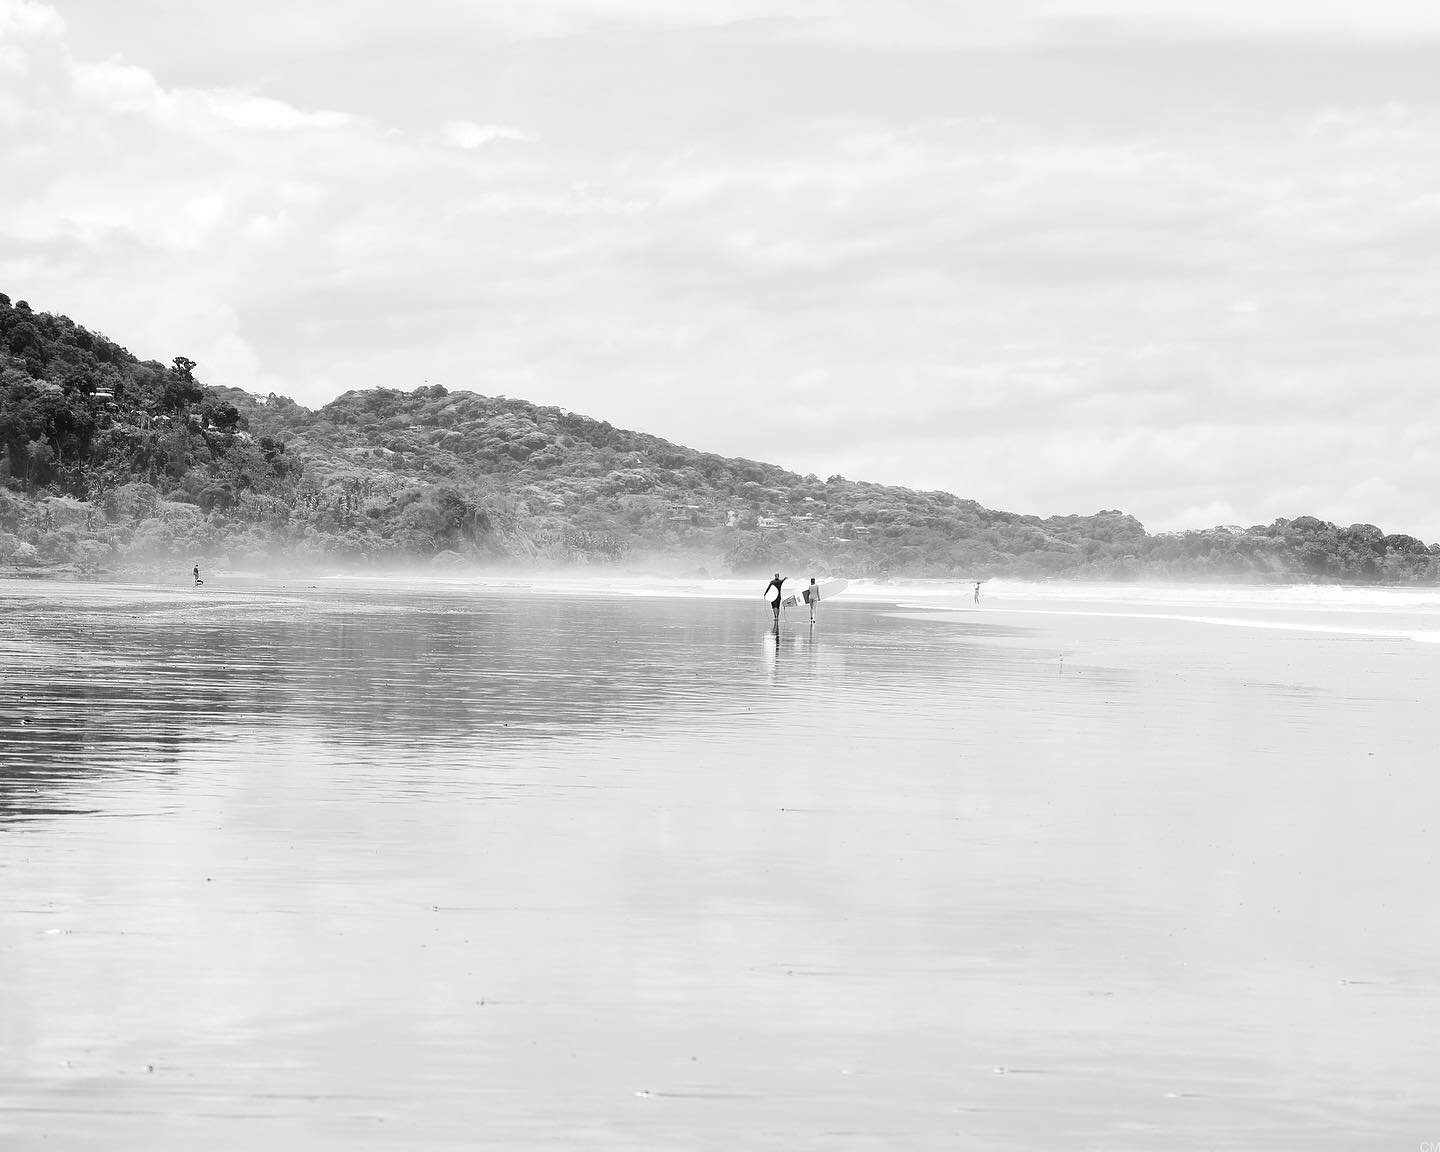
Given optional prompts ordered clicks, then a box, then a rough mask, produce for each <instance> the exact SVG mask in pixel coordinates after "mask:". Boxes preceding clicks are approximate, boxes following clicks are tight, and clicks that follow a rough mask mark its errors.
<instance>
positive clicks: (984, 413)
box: [0, 0, 1440, 540]
mask: <svg viewBox="0 0 1440 1152" xmlns="http://www.w3.org/2000/svg"><path fill="white" fill-rule="evenodd" d="M0 156H3V158H4V163H3V166H0V291H5V292H7V293H9V295H10V296H11V297H13V298H17V299H18V298H25V299H28V300H29V301H30V302H31V303H32V304H33V305H34V306H35V307H36V308H38V309H44V310H47V311H55V312H64V313H66V314H68V315H70V316H72V317H74V318H75V319H76V320H78V321H80V322H81V323H84V324H86V325H88V326H90V327H94V328H98V329H100V330H101V331H104V332H106V333H107V334H108V335H110V336H112V337H113V338H115V339H117V340H119V341H120V342H121V343H124V344H125V345H127V346H128V347H129V348H130V349H131V351H133V352H135V353H136V354H138V355H140V356H142V357H154V358H157V359H161V360H165V361H168V360H169V359H170V357H172V356H174V355H177V354H181V353H183V354H185V355H188V356H191V357H193V358H194V359H195V360H197V361H198V362H199V365H200V368H199V370H198V374H199V375H200V376H201V378H202V379H204V380H205V381H206V382H207V383H211V384H227V385H235V386H238V387H242V388H246V389H248V390H251V391H257V392H261V393H264V392H270V391H275V392H279V393H282V394H286V395H290V396H293V397H295V398H296V399H297V400H299V401H301V402H302V403H304V404H307V405H309V406H312V407H318V406H319V405H320V404H323V403H324V402H325V401H327V400H329V399H331V398H332V397H334V396H336V395H338V394H339V393H340V392H342V391H345V390H346V389H350V388H369V387H375V386H379V385H384V386H388V387H395V388H402V389H406V390H409V389H412V388H414V387H416V386H417V385H419V384H421V383H425V382H429V383H442V384H444V385H446V386H447V387H449V388H452V389H462V388H463V389H471V390H474V391H477V392H482V393H489V394H496V393H503V394H505V395H509V396H519V397H524V398H526V399H528V400H533V401H535V402H536V403H542V404H557V405H560V406H562V407H566V408H570V409H573V410H575V411H579V412H584V413H587V414H589V415H593V416H597V417H600V418H602V419H606V420H609V421H611V422H612V423H614V424H617V425H621V426H625V427H630V428H637V429H641V430H644V431H649V432H654V433H657V434H659V435H662V436H665V437H667V438H669V439H671V440H675V441H678V442H680V443H684V444H688V445H691V446H693V447H696V448H701V449H705V450H709V451H713V452H719V453H722V454H724V455H737V456H748V457H751V458H754V459H761V460H767V461H772V462H774V463H778V464H782V465H784V466H786V467H789V468H793V469H795V470H797V471H800V472H815V473H817V474H819V475H820V476H822V477H823V476H826V475H829V474H831V473H834V472H840V473H843V474H844V475H846V476H848V477H850V478H851V479H865V480H875V481H879V482H884V483H893V484H904V485H907V486H910V487H915V488H943V489H946V490H949V491H952V492H955V493H958V494H959V495H962V496H967V497H972V498H974V499H977V500H979V501H981V502H982V503H984V504H987V505H990V506H991V507H996V508H1004V509H1008V510H1013V511H1020V512H1035V513H1039V514H1042V515H1044V514H1050V513H1066V512H1092V511H1095V510H1097V509H1100V508H1121V509H1124V510H1125V511H1128V512H1131V513H1133V514H1134V515H1136V516H1138V517H1139V518H1140V519H1141V520H1143V521H1144V522H1145V524H1146V525H1147V527H1149V528H1151V529H1152V530H1157V531H1158V530H1167V529H1174V528H1184V527H1200V526H1206V525H1211V524H1217V523H1242V524H1251V523H1257V522H1263V521H1268V520H1271V519H1273V518H1274V517H1276V516H1282V515H1283V516H1296V515H1301V514H1307V513H1308V514H1313V515H1318V516H1321V517H1323V518H1326V519H1331V520H1335V521H1338V522H1341V523H1350V522H1352V521H1369V522H1372V523H1376V524H1379V525H1381V526H1382V527H1384V528H1386V529H1387V530H1388V531H1409V532H1413V533H1415V534H1417V535H1421V536H1424V537H1425V538H1426V539H1427V540H1434V539H1437V538H1440V500H1437V499H1436V496H1437V494H1440V443H1437V415H1436V404H1435V403H1434V401H1433V400H1432V399H1431V393H1432V391H1433V390H1434V389H1435V388H1436V387H1437V385H1440V323H1437V319H1440V4H1435V3H1433V0H1423V2H1411V0H1368V2H1362V0H1053V2H1042V0H949V2H946V0H866V2H863V3H857V2H854V0H488V2H487V0H407V2H406V3H396V2H395V0H345V2H343V3H341V2H340V0H330V2H326V3H320V2H317V0H247V2H246V3H244V4H232V3H208V4H205V3H196V2H195V0H56V2H52V3H40V2H37V0H0Z"/></svg>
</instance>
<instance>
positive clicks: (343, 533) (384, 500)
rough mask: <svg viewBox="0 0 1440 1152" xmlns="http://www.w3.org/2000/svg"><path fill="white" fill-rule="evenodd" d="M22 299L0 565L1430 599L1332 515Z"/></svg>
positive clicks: (1375, 542) (4, 443)
mask: <svg viewBox="0 0 1440 1152" xmlns="http://www.w3.org/2000/svg"><path fill="white" fill-rule="evenodd" d="M194 368H195V365H194V362H193V361H190V360H188V359H187V358H185V357H184V356H176V357H174V358H173V359H172V360H171V361H170V363H169V364H162V363H159V362H157V361H154V360H143V361H142V360H139V359H138V358H136V357H135V356H133V355H132V354H131V353H130V352H128V351H127V350H126V349H125V348H123V347H122V346H120V345H119V344H117V343H115V342H114V341H112V340H110V339H108V338H106V337H104V336H102V335H100V334H98V333H94V332H90V331H87V330H86V329H85V328H83V327H81V326H80V325H78V324H76V323H75V322H74V321H72V320H70V319H69V318H68V317H65V316H57V315H50V314H48V313H37V312H34V311H33V310H32V309H31V308H30V306H29V305H28V304H27V303H25V302H24V301H17V302H15V303H13V304H12V303H11V301H10V299H9V297H7V296H5V295H3V294H0V564H8V565H11V566H22V567H23V566H27V565H32V566H33V565H45V566H49V567H55V566H62V565H69V566H74V567H76V568H78V569H80V570H86V571H123V570H125V569H127V568H134V567H142V566H146V567H148V566H153V565H157V564H177V565H181V566H184V567H188V566H189V564H190V563H192V562H199V563H202V564H206V565H219V566H222V567H229V568H232V569H241V568H250V567H255V566H258V565H262V564H270V563H273V562H276V561H279V562H282V563H286V564H290V565H314V566H325V565H333V564H337V563H344V564H347V565H368V566H373V567H387V568H388V567H397V566H400V565H405V564H413V563H416V562H424V563H428V564H432V565H439V566H459V565H469V564H482V563H483V564H488V565H496V564H537V565H544V566H554V565H556V564H586V565H597V564H598V565H615V564H622V565H625V566H627V567H651V568H661V567H663V568H668V569H670V570H677V569H682V568H683V569H686V570H692V571H693V570H699V569H704V570H705V571H707V572H709V573H711V574H713V575H721V574H725V573H731V572H737V573H753V572H758V571H760V570H761V569H771V568H774V567H777V566H778V567H783V568H787V569H790V570H795V571H829V572H836V573H844V574H846V575H851V576H885V575H891V576H937V577H958V578H967V577H974V578H977V579H978V578H981V577H984V576H988V575H997V574H1006V575H1015V576H1028V577H1043V576H1067V577H1082V578H1086V577H1088V578H1135V577H1140V576H1162V577H1188V578H1196V577H1200V578H1208V577H1238V578H1247V579H1265V580H1293V579H1311V580H1315V579H1319V580H1364V581H1387V582H1422V581H1424V582H1429V581H1435V580H1437V579H1440V546H1435V545H1431V546H1427V545H1426V544H1425V543H1424V542H1422V541H1420V540H1417V539H1415V538H1414V537H1411V536H1406V535H1400V534H1388V535H1387V534H1386V533H1385V532H1383V531H1382V530H1381V529H1379V528H1377V527H1375V526H1374V525H1369V524H1354V525H1350V526H1348V527H1337V526H1336V525H1334V524H1330V523H1327V522H1324V521H1321V520H1317V519H1315V518H1313V517H1309V516H1301V517H1298V518H1297V519H1294V520H1277V521H1275V522H1274V523H1273V524H1269V525H1257V526H1254V527H1251V528H1239V527H1234V526H1230V527H1219V528H1210V529H1204V530H1199V531H1193V532H1182V533H1167V534H1163V535H1150V534H1148V533H1147V532H1146V531H1145V529H1144V528H1143V526H1142V525H1141V524H1140V523H1139V522H1138V521H1136V520H1135V519H1134V518H1132V517H1130V516H1127V515H1125V514H1124V513H1122V512H1118V511H1102V512H1097V513H1094V514H1093V515H1088V516H1052V517H1046V518H1041V517H1036V516H1024V515H1019V514H1016V513H1010V512H999V511H995V510H992V509H988V508H985V507H982V506H981V505H979V504H977V503H976V502H975V501H973V500H965V499H962V498H960V497H958V496H954V495H951V494H950V493H947V492H916V491H912V490H910V489H907V488H900V487H894V486H887V485H881V484H869V483H864V482H861V481H852V480H848V479H846V478H844V477H842V476H830V477H827V478H826V479H823V480H822V479H820V478H819V477H817V476H800V475H797V474H795V473H793V472H788V471H786V470H784V469H783V468H779V467H777V466H775V465H773V464H763V463H758V462H755V461H751V460H743V459H734V458H729V457H723V456H718V455H715V454H713V453H708V452H699V451H696V450H694V449H692V448H686V447H683V446H681V445H677V444H672V443H670V442H669V441H666V440H662V439H660V438H658V437H655V436H650V435H647V434H645V433H642V432H631V431H627V430H625V429H620V428H615V427H612V426H611V425H610V424H608V423H606V422H604V421H602V420H595V419H592V418H590V417H588V416H582V415H579V414H576V413H573V412H567V411H564V410H562V409H559V408H552V407H542V406H539V405H535V404H530V403H527V402H526V401H523V400H514V399H508V398H506V397H503V396H502V397H491V396H479V395H476V394H474V393H470V392H459V391H457V392H449V391H447V390H446V389H445V388H442V387H439V386H429V387H421V388H417V389H415V390H413V391H409V392H405V391H399V390H394V389H374V390H369V391H364V392H347V393H345V394H344V395H343V396H341V397H339V398H338V399H336V400H334V401H332V402H331V403H329V404H327V405H325V406H324V407H323V408H321V409H319V410H318V411H311V410H309V409H307V408H304V407H302V406H300V405H298V404H296V403H295V402H294V401H292V400H289V399H287V398H285V397H281V396H275V395H273V394H272V395H270V396H268V397H257V396H252V395H249V394H247V393H245V392H242V391H239V390H237V389H229V388H216V387H207V386H205V385H203V384H202V383H200V382H199V381H197V380H196V379H195V376H194Z"/></svg>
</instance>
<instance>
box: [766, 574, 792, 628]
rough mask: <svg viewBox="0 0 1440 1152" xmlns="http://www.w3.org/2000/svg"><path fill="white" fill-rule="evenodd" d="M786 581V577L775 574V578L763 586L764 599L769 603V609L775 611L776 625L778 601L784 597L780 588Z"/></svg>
mask: <svg viewBox="0 0 1440 1152" xmlns="http://www.w3.org/2000/svg"><path fill="white" fill-rule="evenodd" d="M788 579H789V577H788V576H781V575H780V573H779V572H776V573H775V578H774V579H773V580H771V581H770V583H769V584H767V585H765V599H766V600H768V601H770V607H771V608H773V609H774V610H775V623H776V624H779V623H780V599H781V597H782V596H784V595H785V593H784V592H782V591H781V588H780V586H781V585H782V584H784V583H785V581H786V580H788ZM771 589H774V591H773V592H772V591H771Z"/></svg>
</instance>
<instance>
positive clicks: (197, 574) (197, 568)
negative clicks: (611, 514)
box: [195, 564, 205, 588]
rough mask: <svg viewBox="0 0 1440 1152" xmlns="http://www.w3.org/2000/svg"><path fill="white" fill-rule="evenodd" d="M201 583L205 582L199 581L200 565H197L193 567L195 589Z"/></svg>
mask: <svg viewBox="0 0 1440 1152" xmlns="http://www.w3.org/2000/svg"><path fill="white" fill-rule="evenodd" d="M203 583H205V581H203V580H202V579H200V565H198V564H197V565H195V587H197V588H198V587H200V585H201V584H203Z"/></svg>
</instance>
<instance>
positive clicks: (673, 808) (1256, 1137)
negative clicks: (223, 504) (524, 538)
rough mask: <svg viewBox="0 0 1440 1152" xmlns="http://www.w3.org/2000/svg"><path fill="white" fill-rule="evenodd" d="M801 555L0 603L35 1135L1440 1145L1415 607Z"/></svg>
mask: <svg viewBox="0 0 1440 1152" xmlns="http://www.w3.org/2000/svg"><path fill="white" fill-rule="evenodd" d="M797 575H798V574H797ZM762 584H763V581H760V582H754V581H735V582H713V581H700V580H696V581H693V582H683V581H682V582H678V583H676V582H664V581H659V580H650V579H646V578H640V577H627V578H616V579H612V580H605V581H601V582H593V581H592V582H584V581H579V580H575V579H572V578H569V577H555V578H550V577H545V578H525V579H521V578H509V577H507V578H503V579H501V578H495V579H489V580H486V581H484V582H474V581H466V580H453V581H437V582H432V583H428V584H424V585H421V584H417V583H414V582H405V581H399V580H397V581H376V580H354V579H351V580H338V579H329V580H323V579H317V580H313V581H306V582H296V583H293V584H277V583H261V582H258V581H255V582H239V583H235V582H229V581H226V580H224V579H220V578H216V579H212V580H209V582H207V584H206V585H205V587H204V588H202V589H190V588H184V589H173V588H172V589H165V588H158V587H151V588H137V587H125V586H117V585H77V584H56V583H39V582H24V583H19V582H5V583H0V670H3V671H0V1145H3V1146H4V1147H5V1148H7V1149H9V1148H12V1147H13V1148H20V1149H30V1148H40V1147H47V1148H66V1147H71V1148H80V1147H92V1146H96V1145H97V1143H103V1144H105V1145H106V1146H110V1147H145V1148H154V1149H172V1148H173V1149H189V1148H194V1147H197V1146H206V1147H212V1148H226V1149H228V1148H235V1149H240V1148H253V1147H256V1146H257V1145H261V1144H267V1143H268V1144H270V1145H272V1146H275V1147H296V1148H300V1147H304V1148H342V1147H344V1148H352V1147H357V1146H358V1147H393V1148H423V1147H448V1146H454V1147H505V1148H516V1147H542V1146H544V1147H556V1146H560V1147H613V1148H627V1149H628V1148H702V1149H711V1148H713V1149H733V1148H737V1147H738V1148H757V1149H759V1148H776V1147H786V1148H806V1147H821V1146H823V1147H828V1148H853V1149H861V1148H865V1149H870V1148H877V1147H897V1148H899V1147H904V1148H924V1149H929V1148H934V1149H941V1148H946V1149H950V1148H955V1147H985V1148H1017V1149H1021V1148H1024V1149H1029V1148H1035V1147H1040V1146H1075V1147H1095V1146H1103V1147H1107V1148H1134V1149H1142V1148H1143V1149H1149V1148H1155V1147H1161V1146H1163V1147H1167V1148H1256V1147H1264V1148H1291V1147H1293V1148H1302V1147H1303V1148H1307V1149H1314V1148H1336V1149H1340V1148H1345V1149H1352V1148H1356V1147H1371V1146H1382V1144H1383V1145H1384V1146H1391V1145H1393V1146H1402V1147H1403V1146H1411V1145H1413V1143H1414V1141H1417V1140H1420V1139H1424V1138H1429V1137H1430V1135H1431V1134H1433V1132H1434V1131H1435V1130H1436V1123H1437V1121H1440V1109H1437V1106H1436V1104H1435V1101H1434V1096H1433V1092H1432V1091H1431V1090H1430V1085H1431V1083H1432V1081H1433V1075H1432V1071H1433V1070H1432V1069H1431V1067H1430V1063H1429V1057H1430V1054H1431V1052H1432V1050H1433V1037H1434V1035H1435V1034H1437V1031H1440V982H1437V980H1436V977H1435V975H1434V973H1435V972H1436V971H1440V966H1437V962H1440V923H1437V922H1436V921H1435V919H1434V917H1433V908H1434V901H1435V897H1436V881H1435V880H1434V879H1433V877H1434V876H1435V875H1436V864H1437V859H1436V856H1437V853H1436V850H1435V848H1434V837H1433V834H1432V828H1431V824H1430V817H1429V813H1431V812H1433V811H1434V810H1435V809H1436V801H1437V799H1440V795H1437V794H1440V785H1437V784H1436V783H1435V781H1434V778H1433V770H1432V767H1431V765H1432V762H1433V740H1431V739H1430V738H1429V735H1428V734H1429V732H1430V717H1429V713H1430V710H1431V707H1432V705H1431V701H1432V700H1433V686H1434V683H1435V675H1436V663H1435V662H1436V660H1437V659H1440V649H1437V648H1435V646H1433V645H1430V644H1424V643H1415V642H1414V640H1413V639H1412V638H1411V637H1412V635H1420V634H1424V633H1427V632H1433V631H1440V628H1437V626H1436V623H1435V620H1434V618H1433V617H1434V613H1435V612H1436V611H1437V609H1436V606H1435V605H1434V604H1433V603H1432V602H1430V600H1428V599H1427V598H1426V596H1425V595H1424V594H1415V595H1413V596H1411V595H1410V594H1409V593H1400V594H1398V596H1397V597H1391V598H1390V599H1385V600H1381V599H1371V600H1366V599H1363V598H1360V597H1353V596H1351V595H1350V592H1349V590H1336V591H1334V592H1332V593H1322V594H1309V593H1287V592H1285V591H1283V590H1255V591H1245V590H1235V589H1228V590H1226V589H1222V590H1218V591H1217V590H1215V589H1207V590H1187V589H1184V588H1176V587H1169V588H1161V587H1144V586H1141V587H1136V586H1123V587H1122V586H1114V587H1103V586H1083V587H1082V586H1069V587H1059V586H1021V585H1007V584H1004V583H1001V582H990V583H987V584H986V585H985V586H984V589H983V590H982V600H981V603H980V605H979V606H976V605H975V604H974V603H973V598H972V589H971V587H970V586H969V585H950V586H942V585H939V584H938V583H937V584H918V585H915V586H893V585H892V586H875V585H864V584H862V585H859V586H856V587H853V588H852V590H851V592H848V593H847V594H846V595H845V596H843V597H840V598H838V599H836V600H834V601H831V602H829V603H826V604H823V605H822V606H821V609H820V621H819V623H818V624H817V625H816V626H815V627H814V628H813V629H812V628H811V627H810V626H809V625H808V623H807V622H806V621H805V619H804V617H803V615H802V614H800V613H795V614H791V615H788V616H787V617H786V619H785V620H784V621H783V623H782V626H781V628H780V630H779V632H778V634H776V633H774V632H772V631H771V629H770V623H769V610H768V608H767V607H766V606H765V605H764V604H763V603H762V602H761V601H760V598H759V592H760V586H761V585H762ZM1307 595H1309V596H1310V598H1309V599H1308V600H1307V599H1306V596H1307Z"/></svg>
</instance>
